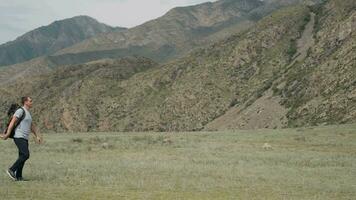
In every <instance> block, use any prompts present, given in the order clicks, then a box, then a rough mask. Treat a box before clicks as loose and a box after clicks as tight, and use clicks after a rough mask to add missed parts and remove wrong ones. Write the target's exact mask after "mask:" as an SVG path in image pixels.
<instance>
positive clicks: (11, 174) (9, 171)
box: [6, 169, 17, 181]
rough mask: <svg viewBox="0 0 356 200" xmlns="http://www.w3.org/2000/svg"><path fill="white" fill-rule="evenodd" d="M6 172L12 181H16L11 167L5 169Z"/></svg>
mask: <svg viewBox="0 0 356 200" xmlns="http://www.w3.org/2000/svg"><path fill="white" fill-rule="evenodd" d="M6 173H7V175H9V177H10V178H11V179H12V180H13V181H16V180H17V178H16V175H15V172H13V171H12V170H11V169H8V170H6Z"/></svg>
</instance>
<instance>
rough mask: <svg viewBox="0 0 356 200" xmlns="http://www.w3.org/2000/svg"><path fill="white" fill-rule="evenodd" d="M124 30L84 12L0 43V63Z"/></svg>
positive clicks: (51, 52) (53, 51)
mask: <svg viewBox="0 0 356 200" xmlns="http://www.w3.org/2000/svg"><path fill="white" fill-rule="evenodd" d="M120 30H124V28H113V27H110V26H107V25H105V24H102V23H99V22H98V21H96V20H95V19H93V18H90V17H87V16H78V17H73V18H70V19H65V20H61V21H56V22H54V23H52V24H50V25H48V26H43V27H40V28H37V29H35V30H33V31H30V32H28V33H26V34H24V35H23V36H20V37H18V38H17V39H16V40H14V41H11V42H8V43H5V44H2V45H1V46H0V66H4V65H11V64H15V63H21V62H24V61H27V60H30V59H32V58H35V57H39V56H42V55H51V54H53V53H55V52H56V51H58V50H61V49H63V48H66V47H69V46H72V45H73V44H76V43H78V42H81V41H83V40H85V39H88V38H90V37H93V36H96V35H98V34H101V33H108V32H113V31H120Z"/></svg>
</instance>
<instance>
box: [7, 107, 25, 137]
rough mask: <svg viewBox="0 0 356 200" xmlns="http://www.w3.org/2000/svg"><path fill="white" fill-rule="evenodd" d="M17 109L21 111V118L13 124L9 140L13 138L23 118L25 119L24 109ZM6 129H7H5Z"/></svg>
mask: <svg viewBox="0 0 356 200" xmlns="http://www.w3.org/2000/svg"><path fill="white" fill-rule="evenodd" d="M19 109H21V110H22V115H21V117H20V118H19V119H18V120H17V122H16V123H15V124H14V127H13V128H12V131H11V134H10V138H14V136H15V131H16V128H17V127H18V126H19V125H20V123H21V122H22V120H23V119H25V117H26V111H25V109H23V108H22V107H20V108H19ZM19 109H18V110H19ZM9 124H10V122H9ZM8 126H9V125H8ZM7 128H9V127H7ZM6 130H7V129H6Z"/></svg>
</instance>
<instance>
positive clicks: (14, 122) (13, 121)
mask: <svg viewBox="0 0 356 200" xmlns="http://www.w3.org/2000/svg"><path fill="white" fill-rule="evenodd" d="M16 122H17V117H15V116H13V117H12V119H11V121H10V124H9V127H8V128H7V132H6V133H5V135H1V136H0V138H2V139H3V140H7V139H8V138H9V137H10V134H11V131H12V129H13V128H14V126H15V124H16Z"/></svg>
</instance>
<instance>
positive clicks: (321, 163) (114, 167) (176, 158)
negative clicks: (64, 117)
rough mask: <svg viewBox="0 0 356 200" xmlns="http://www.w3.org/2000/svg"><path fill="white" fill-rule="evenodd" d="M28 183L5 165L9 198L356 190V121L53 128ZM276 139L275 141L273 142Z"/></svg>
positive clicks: (8, 155) (3, 180)
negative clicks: (209, 127) (144, 129)
mask: <svg viewBox="0 0 356 200" xmlns="http://www.w3.org/2000/svg"><path fill="white" fill-rule="evenodd" d="M44 139H45V143H44V144H43V145H37V144H35V143H34V142H33V141H31V142H30V149H31V157H30V160H29V161H28V163H27V164H26V166H25V169H24V176H25V178H27V179H29V180H30V181H28V182H13V181H10V180H9V178H8V177H7V175H6V174H5V169H7V168H8V167H9V165H10V164H12V162H13V161H14V159H15V158H16V156H17V151H16V147H15V145H14V144H13V141H12V140H8V141H0V149H1V154H0V168H1V170H2V172H1V173H0V199H6V200H9V199H34V200H40V199H51V200H55V199H298V200H299V199H308V200H311V199H323V200H326V199H338V200H339V199H355V196H356V125H345V126H329V127H314V128H299V129H285V130H258V131H226V132H199V133H78V134H48V135H47V134H44ZM265 143H268V144H269V145H271V148H264V147H263V146H264V144H265Z"/></svg>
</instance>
